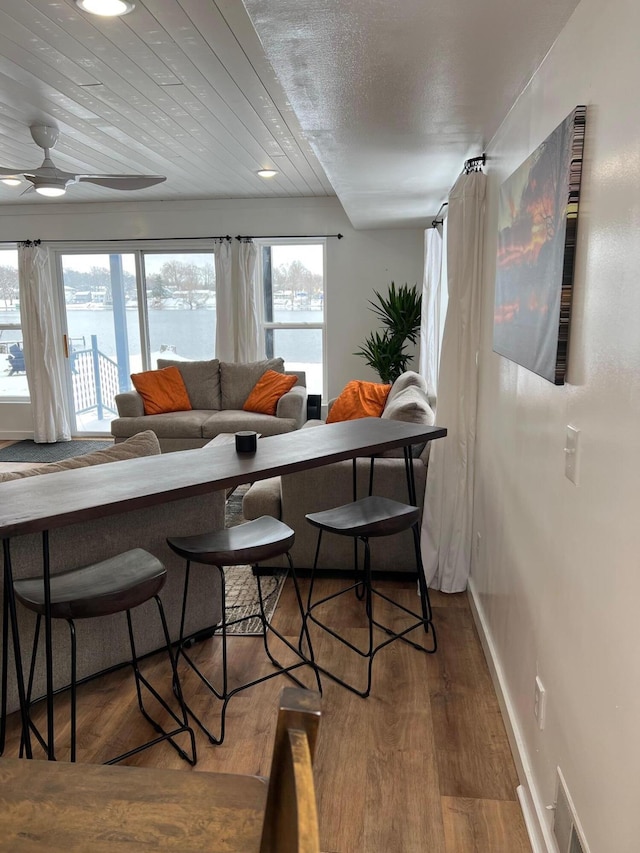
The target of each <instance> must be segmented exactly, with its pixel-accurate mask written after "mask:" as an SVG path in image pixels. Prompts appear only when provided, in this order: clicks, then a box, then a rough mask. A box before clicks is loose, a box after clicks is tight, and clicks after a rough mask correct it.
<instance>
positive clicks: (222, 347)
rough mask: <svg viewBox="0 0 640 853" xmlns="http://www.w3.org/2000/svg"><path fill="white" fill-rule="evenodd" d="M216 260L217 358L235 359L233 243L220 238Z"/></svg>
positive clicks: (215, 252) (215, 250)
mask: <svg viewBox="0 0 640 853" xmlns="http://www.w3.org/2000/svg"><path fill="white" fill-rule="evenodd" d="M214 254H215V261H216V358H219V359H220V360H221V361H235V322H234V317H235V305H234V299H233V282H232V278H231V243H230V242H229V240H225V239H223V240H220V241H219V243H218V244H217V245H216V247H215V249H214Z"/></svg>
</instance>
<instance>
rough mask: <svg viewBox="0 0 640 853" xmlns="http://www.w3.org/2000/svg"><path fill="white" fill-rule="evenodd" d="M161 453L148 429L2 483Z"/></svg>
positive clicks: (7, 477)
mask: <svg viewBox="0 0 640 853" xmlns="http://www.w3.org/2000/svg"><path fill="white" fill-rule="evenodd" d="M159 453H160V445H159V444H158V438H157V436H156V434H155V433H154V432H152V431H151V430H149V429H148V430H145V431H144V432H139V433H138V434H137V435H134V436H132V437H131V438H128V439H127V440H126V441H123V442H121V443H120V444H114V445H113V447H106V448H104V450H95V451H94V452H93V453H85V454H83V455H82V456H72V457H71V458H69V459H63V460H62V461H61V462H49V463H47V464H46V465H38V466H37V467H35V468H27V469H25V470H24V471H13V472H9V473H6V474H0V483H7V482H9V481H10V480H22V479H24V478H25V477H35V476H38V475H39V474H54V473H56V471H70V470H72V469H73V468H88V467H90V466H91V465H103V464H104V463H106V462H119V461H120V460H122V459H136V458H137V457H139V456H156V455H157V454H159Z"/></svg>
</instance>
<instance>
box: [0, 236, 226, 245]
mask: <svg viewBox="0 0 640 853" xmlns="http://www.w3.org/2000/svg"><path fill="white" fill-rule="evenodd" d="M176 240H228V241H229V242H231V240H233V237H231V236H229V234H222V235H221V236H219V237H129V238H126V237H111V238H106V239H105V238H103V237H94V238H93V239H89V238H87V239H84V240H71V239H68V240H4V241H2V242H3V243H9V242H10V243H18V244H22V245H24V246H39V245H40V244H41V243H154V242H160V243H168V242H169V243H172V242H174V241H176Z"/></svg>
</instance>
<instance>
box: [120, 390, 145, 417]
mask: <svg viewBox="0 0 640 853" xmlns="http://www.w3.org/2000/svg"><path fill="white" fill-rule="evenodd" d="M116 408H117V409H118V415H119V416H120V417H121V418H140V417H142V415H144V402H143V400H142V397H141V396H140V394H138V392H137V391H124V392H123V393H122V394H116Z"/></svg>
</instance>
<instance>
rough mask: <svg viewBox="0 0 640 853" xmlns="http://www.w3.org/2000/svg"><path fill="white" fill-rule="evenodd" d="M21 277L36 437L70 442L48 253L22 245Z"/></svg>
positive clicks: (27, 360) (27, 367)
mask: <svg viewBox="0 0 640 853" xmlns="http://www.w3.org/2000/svg"><path fill="white" fill-rule="evenodd" d="M18 276H19V285H20V320H21V323H22V337H23V340H24V344H23V346H24V363H25V367H26V371H27V382H28V384H29V395H30V397H31V409H32V412H33V438H34V441H37V442H52V441H70V440H71V429H70V427H69V418H68V415H67V410H66V405H65V400H66V398H65V395H64V362H63V354H62V351H61V346H60V343H61V341H62V329H61V328H60V323H59V321H58V315H57V313H56V310H55V303H54V298H53V284H52V281H51V273H50V269H49V258H48V252H47V250H46V249H44V248H42V247H41V246H33V245H31V246H24V245H20V246H19V247H18Z"/></svg>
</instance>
